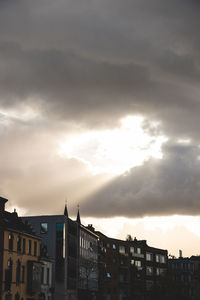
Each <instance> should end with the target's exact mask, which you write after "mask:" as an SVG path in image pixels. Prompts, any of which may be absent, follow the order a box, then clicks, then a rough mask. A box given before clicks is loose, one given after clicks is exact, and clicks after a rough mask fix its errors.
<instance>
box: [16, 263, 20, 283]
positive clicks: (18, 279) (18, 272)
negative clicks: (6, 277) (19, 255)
mask: <svg viewBox="0 0 200 300" xmlns="http://www.w3.org/2000/svg"><path fill="white" fill-rule="evenodd" d="M20 275H21V263H20V261H19V259H18V261H17V267H16V285H19V284H20Z"/></svg>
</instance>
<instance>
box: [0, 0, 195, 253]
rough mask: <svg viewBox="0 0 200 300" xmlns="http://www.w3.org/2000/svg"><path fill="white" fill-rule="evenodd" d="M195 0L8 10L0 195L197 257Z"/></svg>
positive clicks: (1, 8) (2, 57) (8, 1)
mask: <svg viewBox="0 0 200 300" xmlns="http://www.w3.org/2000/svg"><path fill="white" fill-rule="evenodd" d="M199 9H200V3H199V1H197V0H173V1H172V0H168V1H166V0H148V1H144V0H123V1H121V0H101V1H97V0H77V1H72V0H57V1H53V0H40V1H39V0H35V1H30V0H18V1H13V0H0V194H1V196H4V197H7V198H8V199H9V202H8V204H7V209H8V210H11V211H12V210H13V208H17V211H18V212H19V214H21V215H35V214H60V213H63V208H64V205H65V203H66V201H67V205H68V208H69V212H70V214H71V215H72V216H75V214H76V211H77V205H78V204H79V205H80V212H81V217H82V220H83V223H87V222H90V223H91V222H92V223H93V224H94V226H95V227H96V228H97V229H99V230H102V231H104V233H105V234H108V235H109V236H113V237H117V238H125V237H126V235H127V234H131V235H132V236H134V237H135V236H136V237H137V238H138V239H147V242H148V244H149V245H152V246H156V247H161V248H164V249H168V250H169V253H171V254H173V255H178V250H179V249H182V250H183V255H185V256H187V255H192V254H200V231H199V230H198V228H200V201H199V196H200V134H199V132H200V122H199V112H200V89H199V79H200V36H199V27H200V24H199V23H200V20H199Z"/></svg>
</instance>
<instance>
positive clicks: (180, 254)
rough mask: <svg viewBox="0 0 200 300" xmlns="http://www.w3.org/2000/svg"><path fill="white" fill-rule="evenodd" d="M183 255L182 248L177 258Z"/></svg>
mask: <svg viewBox="0 0 200 300" xmlns="http://www.w3.org/2000/svg"><path fill="white" fill-rule="evenodd" d="M182 257H183V252H182V250H179V258H182Z"/></svg>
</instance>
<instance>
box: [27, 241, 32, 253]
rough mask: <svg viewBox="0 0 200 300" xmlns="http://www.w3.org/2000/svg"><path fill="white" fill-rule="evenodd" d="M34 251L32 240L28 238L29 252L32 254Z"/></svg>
mask: <svg viewBox="0 0 200 300" xmlns="http://www.w3.org/2000/svg"><path fill="white" fill-rule="evenodd" d="M31 253H32V241H31V240H28V254H29V255H31Z"/></svg>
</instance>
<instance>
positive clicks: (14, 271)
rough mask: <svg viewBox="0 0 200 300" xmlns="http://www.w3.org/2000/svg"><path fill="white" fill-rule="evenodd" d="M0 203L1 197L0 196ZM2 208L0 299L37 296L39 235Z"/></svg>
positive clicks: (39, 265)
mask: <svg viewBox="0 0 200 300" xmlns="http://www.w3.org/2000/svg"><path fill="white" fill-rule="evenodd" d="M0 202H1V205H2V206H3V203H4V205H5V202H6V201H5V199H2V198H0ZM3 208H4V209H3V211H2V217H3V218H2V232H3V244H2V245H3V263H1V265H2V269H1V271H2V272H1V300H25V299H26V300H37V299H38V295H39V293H40V279H41V264H40V262H39V256H40V238H39V237H37V236H36V235H35V234H34V232H33V231H32V229H31V228H30V226H28V224H24V223H23V222H22V220H21V219H20V218H19V217H18V215H17V213H16V212H13V213H10V212H7V211H5V207H4V206H3Z"/></svg>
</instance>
